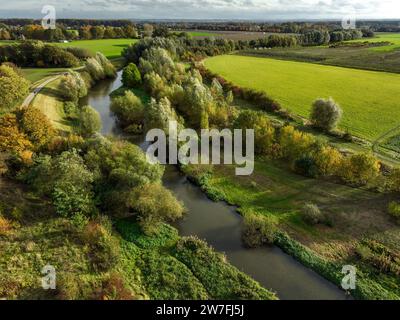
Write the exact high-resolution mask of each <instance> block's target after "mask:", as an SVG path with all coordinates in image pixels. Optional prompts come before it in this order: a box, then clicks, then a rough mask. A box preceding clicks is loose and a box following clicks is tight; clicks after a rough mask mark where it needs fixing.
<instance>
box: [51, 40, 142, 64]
mask: <svg viewBox="0 0 400 320" xmlns="http://www.w3.org/2000/svg"><path fill="white" fill-rule="evenodd" d="M135 42H137V40H135V39H102V40H79V41H71V42H69V43H57V44H56V45H58V46H61V47H79V48H85V49H89V50H91V51H93V52H98V51H100V52H102V53H103V54H104V55H105V56H106V57H107V58H108V59H114V58H118V57H120V56H121V52H122V50H123V49H124V48H126V47H128V46H129V45H130V44H132V43H135Z"/></svg>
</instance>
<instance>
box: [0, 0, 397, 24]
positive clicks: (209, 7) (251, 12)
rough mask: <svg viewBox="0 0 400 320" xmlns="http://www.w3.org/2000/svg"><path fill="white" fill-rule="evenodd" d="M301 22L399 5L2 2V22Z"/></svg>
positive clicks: (258, 0)
mask: <svg viewBox="0 0 400 320" xmlns="http://www.w3.org/2000/svg"><path fill="white" fill-rule="evenodd" d="M44 5H53V6H54V7H55V8H56V13H57V17H58V18H94V19H96V18H98V19H100V18H102V19H104V18H107V19H228V20H229V19H232V20H233V19H234V20H238V19H239V20H241V19H242V20H305V19H307V20H308V19H341V18H343V17H345V16H356V17H357V18H359V19H382V18H385V19H392V18H400V0H11V1H10V0H0V18H41V17H43V16H44V14H42V13H41V10H42V7H43V6H44Z"/></svg>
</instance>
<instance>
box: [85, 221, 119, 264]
mask: <svg viewBox="0 0 400 320" xmlns="http://www.w3.org/2000/svg"><path fill="white" fill-rule="evenodd" d="M82 238H83V240H84V241H85V243H86V244H87V245H88V246H89V249H90V251H89V258H90V260H91V261H92V263H93V267H94V268H95V269H96V270H97V271H106V270H109V269H110V268H112V267H113V266H115V265H116V263H117V262H118V258H119V254H120V248H119V241H118V240H117V239H116V238H114V237H113V236H112V234H111V231H110V230H107V228H106V227H104V226H103V225H102V224H100V223H98V222H96V221H92V222H90V223H88V224H87V225H86V227H85V229H84V230H83V233H82Z"/></svg>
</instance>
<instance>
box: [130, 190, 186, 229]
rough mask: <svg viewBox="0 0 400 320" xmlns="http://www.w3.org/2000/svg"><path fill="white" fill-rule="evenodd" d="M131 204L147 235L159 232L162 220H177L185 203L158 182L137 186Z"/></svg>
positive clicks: (182, 211) (181, 214)
mask: <svg viewBox="0 0 400 320" xmlns="http://www.w3.org/2000/svg"><path fill="white" fill-rule="evenodd" d="M130 205H131V207H132V209H133V210H134V211H135V212H136V213H137V217H138V221H139V224H140V226H141V227H142V229H143V232H144V233H145V234H147V235H151V234H155V233H157V232H158V229H159V226H160V224H161V223H162V222H173V221H176V220H177V219H179V218H181V217H182V216H183V213H184V207H183V204H182V203H181V202H179V201H178V200H177V199H176V198H175V196H174V195H173V194H172V192H171V191H169V190H167V189H166V188H165V187H163V186H162V185H161V184H158V183H153V184H148V185H146V186H144V187H139V188H137V189H136V190H135V192H134V194H133V197H132V199H131V200H130Z"/></svg>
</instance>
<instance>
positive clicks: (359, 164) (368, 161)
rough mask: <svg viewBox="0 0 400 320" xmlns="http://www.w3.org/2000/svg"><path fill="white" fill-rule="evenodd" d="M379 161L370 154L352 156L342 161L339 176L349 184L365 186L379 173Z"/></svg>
mask: <svg viewBox="0 0 400 320" xmlns="http://www.w3.org/2000/svg"><path fill="white" fill-rule="evenodd" d="M380 167H381V165H380V163H379V161H378V160H377V159H376V158H375V157H374V156H373V155H372V154H370V153H359V154H354V155H352V156H351V157H349V158H346V159H345V160H344V161H343V166H342V168H341V170H340V172H339V175H340V176H341V177H342V178H343V179H344V180H345V181H346V182H349V183H353V184H360V185H366V184H368V183H369V182H371V181H372V180H373V179H375V178H376V177H377V176H378V175H379V172H380Z"/></svg>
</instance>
